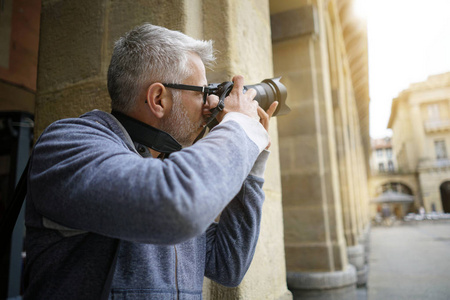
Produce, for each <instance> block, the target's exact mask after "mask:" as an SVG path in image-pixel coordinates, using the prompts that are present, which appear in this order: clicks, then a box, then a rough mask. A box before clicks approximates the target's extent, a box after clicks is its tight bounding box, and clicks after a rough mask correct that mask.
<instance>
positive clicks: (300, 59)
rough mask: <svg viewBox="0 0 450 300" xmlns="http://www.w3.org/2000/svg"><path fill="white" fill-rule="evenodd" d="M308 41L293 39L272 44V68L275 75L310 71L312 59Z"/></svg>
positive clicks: (307, 39)
mask: <svg viewBox="0 0 450 300" xmlns="http://www.w3.org/2000/svg"><path fill="white" fill-rule="evenodd" d="M309 40H310V39H309V38H301V39H294V40H290V41H286V42H282V43H276V44H273V46H272V47H273V66H274V72H275V74H289V73H291V72H298V71H300V70H301V71H307V72H309V71H310V70H311V68H312V67H313V66H312V57H311V50H310V41H309Z"/></svg>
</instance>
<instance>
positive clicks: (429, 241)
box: [367, 220, 450, 300]
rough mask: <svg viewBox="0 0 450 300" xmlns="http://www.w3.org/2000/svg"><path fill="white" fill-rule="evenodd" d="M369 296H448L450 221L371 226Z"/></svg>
mask: <svg viewBox="0 0 450 300" xmlns="http://www.w3.org/2000/svg"><path fill="white" fill-rule="evenodd" d="M370 248H371V251H370V261H369V267H370V270H369V281H368V286H367V296H368V300H390V299H392V300H402V299H408V300H409V299H418V300H419V299H420V300H427V299H430V300H441V299H442V300H449V299H450V221H449V220H440V221H419V222H411V223H400V224H394V225H393V226H391V227H372V231H371V246H370Z"/></svg>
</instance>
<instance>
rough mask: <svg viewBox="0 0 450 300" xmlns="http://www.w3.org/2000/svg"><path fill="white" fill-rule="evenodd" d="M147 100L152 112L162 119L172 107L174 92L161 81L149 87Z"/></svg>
mask: <svg viewBox="0 0 450 300" xmlns="http://www.w3.org/2000/svg"><path fill="white" fill-rule="evenodd" d="M146 100H147V101H146V102H147V105H148V107H149V108H150V110H151V112H152V114H153V115H154V116H155V117H157V118H158V119H161V118H163V117H164V115H165V114H167V113H168V112H169V111H170V109H171V107H172V94H171V93H170V92H169V91H168V90H167V89H166V87H165V86H164V85H162V84H161V83H159V82H156V83H153V84H151V85H150V86H149V87H148V88H147V94H146Z"/></svg>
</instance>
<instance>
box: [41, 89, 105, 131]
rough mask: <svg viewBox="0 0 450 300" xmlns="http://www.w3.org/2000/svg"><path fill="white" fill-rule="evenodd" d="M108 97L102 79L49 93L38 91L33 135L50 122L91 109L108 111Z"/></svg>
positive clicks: (76, 115)
mask: <svg viewBox="0 0 450 300" xmlns="http://www.w3.org/2000/svg"><path fill="white" fill-rule="evenodd" d="M110 101H111V100H110V98H109V94H108V91H107V89H106V82H105V81H104V80H94V81H89V82H83V83H82V84H78V85H72V86H70V87H68V88H65V89H62V90H57V91H53V92H49V93H40V94H38V96H37V98H36V116H35V123H36V126H35V131H34V132H35V136H36V137H38V136H39V135H40V134H41V133H42V131H43V130H44V129H45V128H46V127H47V126H48V125H50V124H51V123H52V122H54V121H56V120H59V119H63V118H73V117H78V116H80V115H82V114H83V113H85V112H88V111H90V110H93V109H100V110H104V111H110V110H111V105H110Z"/></svg>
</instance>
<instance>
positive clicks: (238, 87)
mask: <svg viewBox="0 0 450 300" xmlns="http://www.w3.org/2000/svg"><path fill="white" fill-rule="evenodd" d="M233 84H234V86H233V90H232V92H233V91H237V92H238V93H239V92H240V91H242V90H243V89H244V77H243V76H242V75H236V76H234V77H233Z"/></svg>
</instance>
